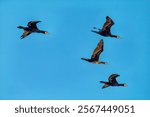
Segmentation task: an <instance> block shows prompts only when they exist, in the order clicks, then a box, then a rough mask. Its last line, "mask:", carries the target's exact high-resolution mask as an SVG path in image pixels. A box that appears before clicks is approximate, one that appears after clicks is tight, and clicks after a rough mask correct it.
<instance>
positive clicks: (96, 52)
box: [81, 39, 107, 64]
mask: <svg viewBox="0 0 150 117" xmlns="http://www.w3.org/2000/svg"><path fill="white" fill-rule="evenodd" d="M103 48H104V42H103V39H101V40H100V41H99V43H98V44H97V47H96V48H95V49H94V51H93V54H92V56H91V58H90V59H88V58H81V59H82V60H85V61H88V62H90V63H94V64H107V62H102V61H99V56H100V54H101V53H102V52H103Z"/></svg>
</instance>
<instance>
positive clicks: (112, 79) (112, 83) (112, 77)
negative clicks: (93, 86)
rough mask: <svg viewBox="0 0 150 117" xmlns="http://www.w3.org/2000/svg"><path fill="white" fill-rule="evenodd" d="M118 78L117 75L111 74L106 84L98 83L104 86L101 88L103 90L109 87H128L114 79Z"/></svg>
mask: <svg viewBox="0 0 150 117" xmlns="http://www.w3.org/2000/svg"><path fill="white" fill-rule="evenodd" d="M118 76H120V75H118V74H112V75H110V76H109V78H108V82H104V81H100V83H104V86H103V87H102V89H103V88H107V87H109V86H124V87H125V86H128V85H127V84H119V83H118V82H117V80H116V78H117V77H118Z"/></svg>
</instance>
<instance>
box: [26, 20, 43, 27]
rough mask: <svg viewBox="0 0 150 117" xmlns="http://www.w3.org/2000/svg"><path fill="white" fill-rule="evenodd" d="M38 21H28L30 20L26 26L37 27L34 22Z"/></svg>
mask: <svg viewBox="0 0 150 117" xmlns="http://www.w3.org/2000/svg"><path fill="white" fill-rule="evenodd" d="M39 22H41V21H30V22H28V25H27V26H28V27H30V28H37V26H36V24H37V23H39Z"/></svg>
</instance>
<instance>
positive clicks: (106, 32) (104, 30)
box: [92, 16, 120, 38]
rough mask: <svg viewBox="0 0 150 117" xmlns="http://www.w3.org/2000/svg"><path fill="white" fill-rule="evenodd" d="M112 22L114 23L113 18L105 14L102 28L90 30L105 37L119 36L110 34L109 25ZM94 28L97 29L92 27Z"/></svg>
mask: <svg viewBox="0 0 150 117" xmlns="http://www.w3.org/2000/svg"><path fill="white" fill-rule="evenodd" d="M114 24H115V23H114V22H113V20H112V19H111V18H110V17H109V16H106V22H105V23H104V25H103V28H102V29H98V31H95V30H92V32H94V33H97V34H99V35H102V36H105V37H114V38H120V37H119V36H117V35H113V34H111V27H112V25H114ZM94 29H97V28H96V27H94Z"/></svg>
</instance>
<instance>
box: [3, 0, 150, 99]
mask: <svg viewBox="0 0 150 117" xmlns="http://www.w3.org/2000/svg"><path fill="white" fill-rule="evenodd" d="M107 15H108V16H110V17H111V18H112V19H113V20H114V22H115V25H114V26H113V27H112V33H113V34H117V35H119V36H120V37H121V39H114V38H109V37H102V36H100V35H97V34H94V33H92V32H91V29H92V28H93V27H94V26H96V27H99V28H101V27H102V25H103V23H104V22H105V17H106V16H107ZM32 20H40V21H42V22H41V23H39V24H38V27H39V28H40V29H43V30H46V31H48V32H49V33H50V34H49V35H44V34H31V35H29V36H28V37H26V38H25V39H23V40H20V36H21V35H22V33H23V30H21V29H18V28H17V26H19V25H22V26H26V25H27V23H28V22H29V21H32ZM149 26H150V1H149V0H82V1H81V0H0V27H1V28H0V99H86V100H87V99H90V100H101V99H104V100H105V99H111V100H116V99H125V100H126V99H127V100H128V99H150V85H149V83H150V77H149V76H150V71H149V69H150V58H149V57H150V46H149V44H150V31H149ZM100 39H104V52H103V53H102V54H101V60H102V61H106V62H108V65H95V64H90V63H88V62H85V61H82V60H81V59H80V58H81V57H87V58H88V57H91V54H92V52H93V50H94V48H95V47H96V45H97V43H98V42H99V40H100ZM113 73H117V74H120V77H118V79H117V80H118V82H120V83H127V84H128V87H109V88H106V89H101V87H102V84H100V83H99V81H100V80H103V81H105V80H106V81H107V79H108V77H109V75H111V74H113Z"/></svg>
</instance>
